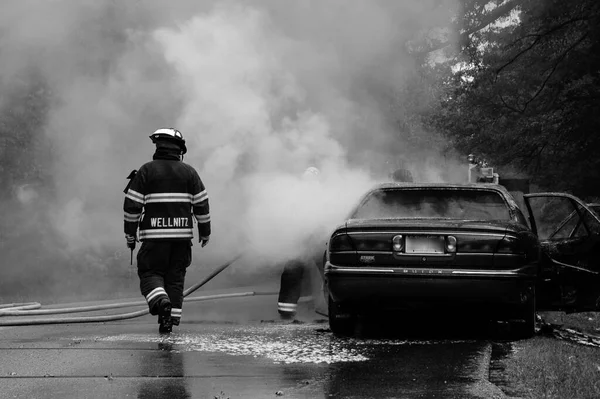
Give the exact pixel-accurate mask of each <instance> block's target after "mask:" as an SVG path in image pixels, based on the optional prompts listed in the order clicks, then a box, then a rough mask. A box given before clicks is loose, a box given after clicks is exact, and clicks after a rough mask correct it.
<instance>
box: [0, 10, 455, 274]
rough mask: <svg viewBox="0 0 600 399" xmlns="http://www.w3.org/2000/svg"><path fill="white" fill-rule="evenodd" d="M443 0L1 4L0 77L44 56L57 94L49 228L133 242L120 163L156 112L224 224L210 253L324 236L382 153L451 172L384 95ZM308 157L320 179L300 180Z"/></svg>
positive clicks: (139, 152)
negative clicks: (183, 147)
mask: <svg viewBox="0 0 600 399" xmlns="http://www.w3.org/2000/svg"><path fill="white" fill-rule="evenodd" d="M437 3H439V2H437V1H434V0H430V1H419V0H412V1H407V2H391V1H384V0H377V1H356V2H347V1H342V0H332V1H328V2H321V1H302V2H284V1H280V0H277V1H274V0H263V1H259V0H256V1H247V2H246V1H241V0H240V1H229V2H216V1H209V0H205V1H187V2H176V3H167V2H162V1H158V0H148V1H137V2H118V1H108V0H107V1H84V0H82V1H79V2H70V1H66V0H54V1H46V2H43V1H35V0H24V1H21V2H19V5H12V6H7V5H2V11H4V12H3V13H0V24H1V26H2V28H4V30H3V32H10V35H3V34H2V33H0V46H1V47H0V50H1V51H2V52H4V55H3V61H4V60H5V59H7V60H10V62H7V64H6V65H5V68H3V71H2V72H0V74H1V75H0V77H2V78H3V79H4V80H5V81H7V80H10V78H11V76H13V75H14V74H16V73H18V71H20V70H22V69H23V67H26V66H27V67H29V66H31V65H34V66H35V67H36V68H38V69H39V70H40V71H41V74H42V76H44V78H45V79H46V81H47V83H48V84H49V86H50V87H51V88H52V92H53V98H54V99H55V100H53V103H52V104H51V110H50V112H49V117H48V122H47V126H46V131H45V133H46V134H47V136H48V137H49V139H50V140H51V141H52V142H53V149H54V151H55V154H57V155H58V156H56V159H55V160H54V162H53V168H54V169H53V171H52V172H53V176H54V178H55V179H54V180H55V185H56V188H57V189H56V201H55V202H52V203H49V204H44V207H47V209H48V214H49V215H50V218H51V220H52V221H53V223H54V227H55V229H56V230H57V231H58V232H59V233H60V234H61V236H62V237H64V239H65V242H66V243H67V245H68V249H69V250H71V251H86V250H95V251H98V252H101V251H102V250H103V249H106V248H115V249H118V250H123V251H124V250H125V249H124V248H125V247H124V239H123V233H122V212H121V209H122V201H123V193H122V189H123V187H124V186H125V184H126V180H125V177H126V176H127V175H128V174H129V172H130V171H131V170H132V169H137V168H138V167H139V166H140V165H141V164H142V163H144V162H146V161H148V160H150V158H151V155H152V152H153V150H154V148H153V145H152V144H151V142H150V140H149V139H148V135H149V134H151V133H152V131H154V130H155V129H157V128H160V127H169V126H172V127H176V128H178V129H179V130H181V131H182V133H183V134H184V136H185V138H186V140H187V142H188V149H189V152H188V154H187V155H186V158H185V161H186V162H188V163H190V164H191V165H192V166H194V167H196V169H197V170H198V171H199V174H200V176H201V178H202V179H203V181H204V182H205V184H206V186H207V189H208V193H209V198H210V204H211V214H212V223H213V232H214V234H213V237H212V238H213V239H212V241H211V243H210V245H209V246H208V247H206V248H205V249H202V250H201V249H200V248H199V246H198V245H196V246H194V251H195V256H196V257H200V258H201V259H205V260H208V261H217V260H223V259H225V258H229V257H231V256H233V255H235V254H237V253H238V252H251V253H253V254H255V255H256V258H257V259H259V258H260V259H263V260H266V261H268V262H267V263H270V262H278V261H281V260H284V259H287V258H290V257H293V256H296V255H298V254H299V253H301V252H303V251H305V249H306V248H305V243H306V241H307V240H308V239H309V237H311V236H314V235H316V236H318V237H322V239H323V240H324V239H325V238H326V235H327V233H328V232H330V230H331V229H333V228H334V227H335V226H336V225H337V224H338V223H339V222H341V221H342V219H343V217H344V215H345V214H346V213H347V212H348V211H349V208H350V207H351V206H352V205H353V204H354V203H355V202H356V201H357V199H358V197H359V196H360V195H361V194H362V193H364V192H365V191H366V190H367V189H368V188H369V187H371V186H372V185H373V184H374V183H375V179H374V178H373V177H372V171H373V170H374V169H377V167H379V166H380V165H381V164H382V163H383V161H382V160H383V158H384V157H386V156H389V155H392V154H396V153H397V154H401V155H403V156H404V157H405V158H406V159H408V160H409V161H411V162H412V161H415V162H416V161H419V162H421V164H420V166H419V167H420V168H421V170H422V171H423V172H422V173H421V176H420V175H419V172H418V171H417V170H415V172H414V173H413V175H415V176H416V177H421V178H422V177H424V176H425V175H427V176H434V178H435V179H441V176H442V175H443V173H441V171H440V170H441V169H440V166H441V167H443V165H441V164H440V163H439V162H438V163H437V164H435V165H434V166H431V165H429V163H428V160H427V159H426V158H427V157H437V156H436V154H437V152H436V149H431V148H430V149H428V150H427V153H426V154H425V155H423V154H419V153H416V152H414V151H413V152H412V153H411V151H412V150H413V148H412V147H410V146H408V144H406V143H407V140H406V137H403V136H402V132H400V131H398V129H397V128H395V127H394V126H391V125H392V124H391V123H390V122H389V121H388V120H387V119H386V113H389V109H386V105H385V104H381V102H380V101H379V102H378V101H377V98H378V97H377V96H378V93H379V94H380V93H381V92H387V90H389V91H391V92H393V91H394V89H395V88H397V87H400V86H402V84H403V80H404V79H406V78H407V76H412V75H410V73H412V71H413V70H414V61H413V59H412V58H411V56H409V55H408V54H407V52H406V49H405V48H404V43H405V42H406V41H407V40H409V39H410V38H411V36H412V35H413V34H415V32H418V31H420V30H423V29H427V27H428V26H430V25H431V24H438V25H439V24H440V23H441V22H440V21H443V20H444V18H443V15H441V14H443V13H444V12H449V11H447V10H448V9H449V8H441V9H440V8H436V7H434V6H435V5H436V4H437ZM448 3H453V1H451V0H449V1H448ZM444 10H446V11H444ZM448 20H449V18H448ZM16 21H18V23H16ZM5 56H6V57H5ZM1 100H3V99H2V98H1V97H0V103H1V102H2V101H1ZM396 100H397V101H402V100H403V99H396ZM437 158H439V157H437ZM309 166H316V167H317V168H319V169H320V171H321V175H320V180H319V181H318V182H309V181H305V180H302V178H301V175H302V172H303V171H304V170H305V169H306V168H307V167H309ZM416 169H418V168H416ZM34 197H35V195H33V194H31V198H34ZM28 198H29V197H28ZM45 209H46V208H45ZM197 259H198V258H197ZM257 263H260V262H257ZM195 264H196V263H195Z"/></svg>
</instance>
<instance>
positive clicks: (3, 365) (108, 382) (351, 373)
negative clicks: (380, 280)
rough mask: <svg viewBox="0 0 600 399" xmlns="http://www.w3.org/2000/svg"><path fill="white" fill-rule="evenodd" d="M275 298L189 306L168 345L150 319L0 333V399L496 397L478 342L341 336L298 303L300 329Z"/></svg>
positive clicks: (483, 345) (486, 350)
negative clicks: (283, 316)
mask: <svg viewBox="0 0 600 399" xmlns="http://www.w3.org/2000/svg"><path fill="white" fill-rule="evenodd" d="M202 294H203V295H204V294H206V293H202ZM275 301H276V297H274V296H260V297H245V298H231V299H222V300H219V301H214V302H196V303H189V304H186V305H184V316H183V320H184V321H183V323H182V325H181V326H180V327H179V328H177V329H176V330H175V331H174V333H173V334H171V335H170V336H168V337H164V336H161V335H159V334H158V331H157V330H158V325H157V324H156V320H155V319H154V317H152V316H145V317H142V318H138V319H133V320H126V321H119V322H110V323H102V324H67V325H47V326H29V327H0V337H1V338H0V359H1V360H0V397H1V398H169V399H180V398H211V399H213V398H218V399H225V398H232V399H233V398H277V397H281V398H493V397H503V395H502V393H501V392H500V390H499V389H498V388H497V387H496V386H494V385H493V384H491V383H489V382H488V381H487V375H488V365H489V359H490V353H491V347H490V344H489V343H488V342H487V341H486V340H485V339H473V338H469V337H460V336H459V337H456V336H454V337H445V336H444V335H445V334H443V333H441V334H436V337H433V338H431V337H429V338H423V337H419V336H418V334H413V335H411V336H410V337H406V336H402V335H400V336H399V335H398V334H397V333H395V332H392V333H391V334H387V335H379V336H378V335H377V334H375V336H373V334H370V335H369V334H367V335H364V334H360V333H359V332H357V334H358V336H357V337H352V338H337V337H335V336H333V334H332V333H331V332H330V331H329V330H328V324H327V322H326V320H325V319H324V318H323V317H322V316H319V315H317V314H315V313H314V312H313V310H312V309H311V307H310V303H308V302H306V303H303V304H301V311H300V314H299V317H298V319H299V320H298V321H297V322H294V323H282V322H280V321H279V320H278V319H277V313H276V310H275ZM128 311H130V309H125V310H122V309H121V310H120V311H116V312H114V311H113V312H110V313H125V312H128ZM96 314H98V312H96ZM100 314H109V313H108V312H107V313H100Z"/></svg>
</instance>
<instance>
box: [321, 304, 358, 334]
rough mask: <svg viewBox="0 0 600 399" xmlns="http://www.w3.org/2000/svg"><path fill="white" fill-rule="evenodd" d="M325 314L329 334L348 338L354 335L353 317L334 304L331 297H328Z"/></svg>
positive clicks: (346, 310) (354, 322)
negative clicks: (326, 315)
mask: <svg viewBox="0 0 600 399" xmlns="http://www.w3.org/2000/svg"><path fill="white" fill-rule="evenodd" d="M327 313H328V317H329V328H330V329H331V332H333V333H334V334H335V335H338V336H348V335H352V334H353V333H354V326H355V324H356V321H355V316H354V315H353V314H352V313H351V312H350V311H348V309H344V308H343V307H342V306H340V305H339V304H337V303H335V302H334V301H333V299H331V296H330V297H329V301H328V306H327Z"/></svg>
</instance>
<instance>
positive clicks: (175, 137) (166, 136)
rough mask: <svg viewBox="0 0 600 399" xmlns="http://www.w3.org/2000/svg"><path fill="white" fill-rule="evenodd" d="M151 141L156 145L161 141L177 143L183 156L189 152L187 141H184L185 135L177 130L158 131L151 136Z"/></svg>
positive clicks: (170, 128)
mask: <svg viewBox="0 0 600 399" xmlns="http://www.w3.org/2000/svg"><path fill="white" fill-rule="evenodd" d="M150 139H151V140H152V142H153V143H155V144H156V142H157V141H161V140H165V141H169V142H171V143H175V144H177V145H178V146H179V148H181V154H185V153H186V152H187V147H186V146H185V140H184V139H183V135H182V134H181V132H180V131H179V130H177V129H175V128H172V127H169V128H161V129H158V130H157V131H155V132H154V133H152V134H151V135H150Z"/></svg>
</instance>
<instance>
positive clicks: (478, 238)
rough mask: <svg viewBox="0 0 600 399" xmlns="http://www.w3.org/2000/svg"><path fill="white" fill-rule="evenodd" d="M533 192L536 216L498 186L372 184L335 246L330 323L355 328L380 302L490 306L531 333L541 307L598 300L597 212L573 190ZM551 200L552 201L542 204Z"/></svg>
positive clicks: (328, 263)
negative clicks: (526, 210) (359, 318)
mask: <svg viewBox="0 0 600 399" xmlns="http://www.w3.org/2000/svg"><path fill="white" fill-rule="evenodd" d="M524 197H525V202H526V204H527V208H528V211H529V213H530V214H531V218H530V220H529V221H528V220H527V218H526V217H525V216H524V214H523V212H522V211H521V209H519V207H518V206H517V203H516V202H515V200H514V198H513V197H512V196H511V194H510V193H509V192H508V191H507V190H506V189H505V188H504V187H502V186H500V185H497V184H417V183H386V184H382V185H379V186H377V187H375V188H373V189H372V190H370V191H369V192H368V193H367V194H366V195H365V196H364V197H363V198H362V199H361V200H360V201H359V203H358V205H357V206H356V207H355V208H354V209H353V210H352V212H351V213H350V215H349V217H348V218H347V220H346V221H345V222H344V223H343V224H342V225H340V226H338V227H337V228H336V229H335V230H334V232H333V233H332V235H331V237H330V239H329V241H328V243H327V250H326V252H325V256H324V262H323V276H324V291H325V299H326V301H327V308H328V317H329V323H330V327H331V330H332V331H333V332H334V333H336V334H348V333H351V332H352V331H353V327H354V324H355V321H356V317H357V315H359V314H361V313H363V314H364V313H369V312H372V311H373V309H378V310H381V309H390V310H394V309H396V310H401V309H414V308H426V307H434V308H440V307H446V306H448V307H454V308H456V309H462V310H465V311H468V310H472V311H476V310H482V311H484V312H486V314H490V315H491V316H493V317H494V318H495V319H503V320H507V321H509V322H510V323H511V329H512V331H513V332H514V333H515V334H517V335H519V336H522V337H527V336H531V335H533V334H534V332H535V317H536V310H537V309H563V308H564V307H565V306H567V305H569V304H570V305H572V306H573V309H577V310H580V309H581V310H583V309H590V308H594V307H596V306H598V300H597V299H598V292H597V291H598V290H600V288H599V287H598V283H599V282H600V281H599V279H598V272H599V269H598V262H597V260H596V257H595V256H596V255H595V254H598V253H600V252H599V251H598V250H597V246H596V245H597V241H596V240H597V237H598V233H599V232H597V231H596V229H597V228H598V227H599V226H600V220H598V215H597V214H596V213H594V212H592V211H591V210H590V209H589V208H588V207H587V205H585V204H584V203H583V202H581V201H580V200H578V199H577V198H575V197H572V196H568V195H566V194H564V195H563V194H552V193H550V194H526V195H525V196H524ZM544 199H546V200H548V199H549V200H550V201H549V202H550V204H546V205H545V206H542V205H534V204H533V202H536V201H538V200H544ZM561 201H562V202H564V203H561V204H558V203H557V202H561ZM569 206H570V209H569ZM561 207H566V208H567V210H561V212H562V213H560V214H559V212H558V209H559V208H560V209H562V208H561ZM542 208H543V210H544V211H542ZM532 210H533V211H532ZM546 211H548V212H549V213H548V214H546V213H545V212H546ZM573 212H575V213H573ZM536 217H537V218H541V219H540V220H539V221H538V222H537V223H536ZM561 217H562V219H561ZM568 218H570V220H569V221H568V222H566V219H568ZM563 222H565V224H564V225H563V224H562V223H563ZM567 225H568V227H567ZM538 229H540V232H538ZM556 229H558V230H560V232H559V233H555V234H553V233H554V231H555V230H556ZM563 230H564V231H563ZM584 242H585V243H586V244H584ZM586 245H587V246H586ZM562 253H564V255H561V254H562ZM583 274H585V276H584V275H583ZM590 276H593V277H594V278H595V280H594V281H595V283H592V279H590V278H589V277H590ZM594 284H595V285H594ZM567 286H568V288H567ZM574 296H575V298H573V297H574ZM577 306H579V308H577Z"/></svg>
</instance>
